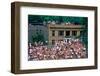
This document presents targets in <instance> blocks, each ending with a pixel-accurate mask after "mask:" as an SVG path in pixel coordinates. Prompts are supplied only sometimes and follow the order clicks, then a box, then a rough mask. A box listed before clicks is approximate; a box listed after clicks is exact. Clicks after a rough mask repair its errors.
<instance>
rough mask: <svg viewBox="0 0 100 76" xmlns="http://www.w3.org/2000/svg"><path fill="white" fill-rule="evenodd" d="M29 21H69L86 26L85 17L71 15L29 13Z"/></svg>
mask: <svg viewBox="0 0 100 76" xmlns="http://www.w3.org/2000/svg"><path fill="white" fill-rule="evenodd" d="M28 21H29V23H33V22H38V23H39V22H40V23H42V22H43V21H45V22H48V21H57V22H59V23H61V22H70V23H74V24H80V25H86V26H87V22H88V20H87V17H73V16H47V15H29V16H28Z"/></svg>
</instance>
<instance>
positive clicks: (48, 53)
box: [28, 39, 87, 61]
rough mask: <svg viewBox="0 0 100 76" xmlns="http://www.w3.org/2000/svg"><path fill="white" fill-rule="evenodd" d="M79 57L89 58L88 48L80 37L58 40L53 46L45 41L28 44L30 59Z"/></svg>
mask: <svg viewBox="0 0 100 76" xmlns="http://www.w3.org/2000/svg"><path fill="white" fill-rule="evenodd" d="M79 58H87V49H86V47H85V46H84V44H83V43H82V42H81V41H80V40H79V39H71V40H63V41H58V42H55V44H54V45H52V46H51V47H48V45H44V44H43V42H38V43H37V42H35V43H34V44H31V43H29V45H28V60H29V61H31V60H57V59H79Z"/></svg>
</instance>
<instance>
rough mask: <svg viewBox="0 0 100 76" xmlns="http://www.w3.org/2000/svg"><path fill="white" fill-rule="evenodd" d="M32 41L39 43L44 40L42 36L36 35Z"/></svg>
mask: <svg viewBox="0 0 100 76" xmlns="http://www.w3.org/2000/svg"><path fill="white" fill-rule="evenodd" d="M32 41H33V43H34V42H39V41H41V42H44V41H45V39H44V36H43V34H40V33H38V34H37V35H33V36H32Z"/></svg>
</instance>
